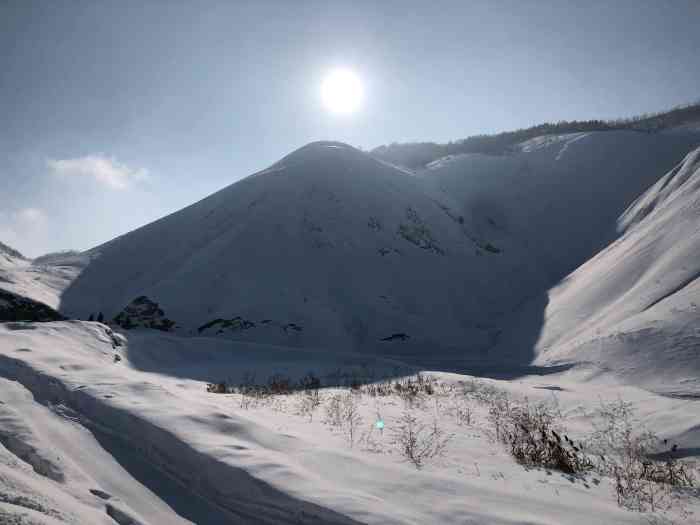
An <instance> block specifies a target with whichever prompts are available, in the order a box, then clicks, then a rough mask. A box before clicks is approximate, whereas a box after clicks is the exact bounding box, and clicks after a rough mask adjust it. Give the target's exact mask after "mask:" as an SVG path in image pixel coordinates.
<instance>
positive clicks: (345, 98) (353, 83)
mask: <svg viewBox="0 0 700 525" xmlns="http://www.w3.org/2000/svg"><path fill="white" fill-rule="evenodd" d="M363 97H364V90H363V89H362V82H361V81H360V78H359V77H358V76H357V75H356V74H355V73H354V72H352V71H351V70H349V69H334V70H333V71H331V72H329V73H328V74H327V75H326V77H325V78H324V79H323V83H322V84H321V99H322V100H323V105H324V106H325V107H326V109H327V110H328V111H330V112H332V113H338V114H345V115H348V114H350V113H354V112H356V111H357V110H358V109H359V108H360V106H361V105H362V99H363Z"/></svg>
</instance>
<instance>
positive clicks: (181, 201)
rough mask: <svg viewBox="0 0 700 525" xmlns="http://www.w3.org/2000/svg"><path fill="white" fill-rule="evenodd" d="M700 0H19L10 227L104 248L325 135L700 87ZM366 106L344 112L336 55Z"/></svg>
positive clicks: (5, 218) (372, 135) (29, 248)
mask: <svg viewBox="0 0 700 525" xmlns="http://www.w3.org/2000/svg"><path fill="white" fill-rule="evenodd" d="M698 19H700V2H697V1H696V0H688V1H686V0H673V1H661V0H659V1H656V2H653V1H646V0H633V1H625V0H617V1H615V2H609V1H596V0H594V1H591V2H578V1H576V2H568V1H564V0H560V1H548V0H531V1H497V0H496V1H494V0H483V1H468V0H460V1H439V0H436V1H433V2H424V1H421V2H414V1H409V0H404V1H400V2H399V1H391V0H385V1H381V2H362V1H353V2H349V1H345V2H334V1H331V0H329V1H324V2H313V1H301V0H298V1H292V0H288V1H264V0H260V1H256V2H236V1H228V2H213V1H212V2H207V1H205V0H202V1H200V2H194V1H189V2H185V1H182V2H178V1H174V0H173V1H139V2H129V1H124V2H107V1H101V2H80V1H75V2H32V1H5V2H2V4H0V46H1V48H2V50H3V52H2V53H1V54H0V116H1V118H2V130H1V131H0V159H1V160H2V162H1V163H0V182H1V184H2V191H1V192H0V241H3V242H6V243H8V244H11V245H14V246H15V247H16V248H18V249H19V250H21V251H24V252H26V253H27V254H28V255H31V256H35V255H39V254H40V253H44V252H47V251H53V250H58V249H68V248H76V249H86V248H89V247H92V246H94V245H97V244H99V243H101V242H105V241H107V240H109V239H111V238H113V237H115V236H116V235H119V234H122V233H125V232H127V231H130V230H132V229H134V228H136V227H138V226H141V225H143V224H145V223H147V222H149V221H151V220H154V219H156V218H159V217H161V216H162V215H164V214H167V213H170V212H173V211H176V210H177V209H179V208H181V207H183V206H185V205H187V204H190V203H192V202H194V201H196V200H198V199H200V198H202V197H205V196H206V195H208V194H210V193H212V192H213V191H215V190H217V189H220V188H222V187H225V186H227V185H228V184H230V183H232V182H235V181H236V180H238V179H240V178H242V177H244V176H246V175H248V174H250V173H252V172H254V171H257V170H259V169H262V168H264V167H266V166H268V165H269V164H271V163H272V162H274V161H276V160H277V159H279V158H280V157H282V156H283V155H285V154H286V153H288V152H289V151H291V150H293V149H295V148H297V147H299V146H302V145H303V144H305V143H307V142H309V141H312V140H319V139H332V140H340V141H344V142H348V143H350V144H353V145H355V146H360V147H363V148H372V147H374V146H377V145H380V144H384V143H389V142H394V141H397V142H402V141H413V140H432V141H447V140H451V139H458V138H462V137H466V136H469V135H472V134H475V133H489V132H495V131H502V130H508V129H513V128H518V127H524V126H528V125H532V124H536V123H539V122H542V121H547V120H560V119H574V118H580V119H587V118H613V117H618V116H629V115H633V114H637V113H642V112H647V111H655V110H660V109H664V108H668V107H671V106H674V105H676V104H679V103H684V102H690V101H693V100H697V99H698V98H699V97H700V89H699V87H700V67H698V54H699V53H700V32H698V31H697V20H698ZM339 66H344V67H348V68H352V69H353V70H355V71H356V73H357V74H358V75H359V76H360V77H361V78H362V80H363V82H364V85H365V92H366V96H365V102H364V105H363V107H362V109H361V110H360V111H359V112H358V113H356V114H353V115H350V116H338V115H334V114H331V113H328V112H327V111H325V110H324V108H323V107H322V105H321V100H320V96H319V88H320V84H321V80H322V78H323V77H324V74H325V73H326V72H327V71H329V70H330V69H332V68H334V67H339Z"/></svg>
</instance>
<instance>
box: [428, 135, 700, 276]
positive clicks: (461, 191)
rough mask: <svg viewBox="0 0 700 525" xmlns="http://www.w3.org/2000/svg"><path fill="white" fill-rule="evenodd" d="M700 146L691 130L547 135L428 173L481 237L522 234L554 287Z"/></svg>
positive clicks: (528, 254)
mask: <svg viewBox="0 0 700 525" xmlns="http://www.w3.org/2000/svg"><path fill="white" fill-rule="evenodd" d="M699 144H700V134H697V133H692V132H685V133H683V132H675V133H653V134H652V133H644V132H636V131H606V132H590V133H572V134H568V135H557V136H543V137H538V138H535V139H532V140H529V141H527V142H525V143H523V144H521V145H520V146H519V149H520V151H521V152H520V153H516V154H512V155H506V156H501V157H493V156H486V155H462V156H457V157H453V158H451V159H447V160H446V161H445V162H438V163H434V165H433V166H431V169H429V170H427V171H425V172H423V176H424V178H426V179H427V180H429V181H430V182H432V183H433V184H434V185H435V186H436V187H437V188H438V189H439V190H441V191H442V192H444V194H447V195H449V196H451V197H452V198H453V199H454V200H455V201H457V202H458V204H459V206H460V210H462V211H460V213H461V214H463V215H464V216H465V218H467V217H468V218H470V219H471V220H473V221H474V223H475V225H476V227H477V232H476V233H477V234H478V235H480V236H482V237H485V238H489V239H493V242H494V243H496V244H497V243H498V242H499V241H500V240H501V239H502V238H506V237H510V238H513V239H517V240H518V241H519V243H520V245H521V246H522V250H523V251H521V252H520V253H519V254H518V256H522V257H526V258H527V259H528V260H531V261H533V262H535V263H536V264H537V265H538V267H539V268H540V269H541V270H542V272H544V274H545V275H546V276H547V279H548V283H547V284H548V285H549V286H551V285H554V284H556V283H557V282H558V281H559V280H560V279H561V278H562V277H564V276H565V275H566V274H568V273H569V272H571V271H573V270H574V269H576V268H577V267H578V266H580V265H581V264H583V263H585V262H586V261H587V260H588V259H589V258H591V257H592V256H593V255H595V254H596V253H597V252H598V251H599V250H601V249H603V248H604V247H605V246H606V245H607V244H608V243H609V242H611V241H612V240H614V239H615V238H616V237H617V236H618V232H617V231H616V226H617V224H616V221H617V218H618V217H619V215H620V214H621V213H622V212H623V211H624V210H625V209H626V208H627V207H628V206H629V205H630V204H631V203H632V202H633V201H634V200H635V199H636V198H637V197H639V195H641V194H642V193H643V192H644V191H646V190H647V189H648V188H649V187H650V186H651V185H652V184H654V183H655V182H656V181H657V180H658V179H659V177H661V176H662V174H663V173H665V172H667V171H668V170H669V169H670V168H671V167H673V166H674V165H675V164H676V163H677V162H678V160H679V159H681V158H683V156H684V155H686V154H687V153H688V151H690V150H691V149H692V148H693V147H697V146H698V145H699Z"/></svg>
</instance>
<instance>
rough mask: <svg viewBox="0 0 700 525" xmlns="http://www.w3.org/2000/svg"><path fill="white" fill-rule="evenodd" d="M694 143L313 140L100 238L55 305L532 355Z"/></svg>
mask: <svg viewBox="0 0 700 525" xmlns="http://www.w3.org/2000/svg"><path fill="white" fill-rule="evenodd" d="M698 143H700V135H698V134H697V133H692V132H672V133H671V132H668V133H658V134H649V133H641V132H634V131H614V132H594V133H586V134H573V135H566V136H556V137H551V136H550V137H542V138H538V139H533V140H531V141H528V142H527V143H523V144H522V145H520V152H518V153H514V154H512V155H508V156H500V157H499V156H484V155H465V156H458V157H452V158H447V159H443V160H441V161H437V162H435V163H433V164H431V165H430V166H429V169H428V170H426V171H425V172H422V173H420V174H419V175H420V176H413V175H412V174H410V173H409V172H407V171H405V170H402V169H398V168H396V167H393V166H390V165H387V164H386V163H383V162H380V161H377V160H375V159H373V158H372V157H371V156H369V155H367V154H365V153H363V152H361V151H358V150H356V149H354V148H352V147H350V146H347V145H344V144H340V143H334V142H317V143H312V144H309V145H307V146H305V147H303V148H301V149H299V150H297V151H295V152H293V153H291V154H290V155H288V156H286V157H285V158H283V159H282V160H281V161H279V162H278V163H276V164H275V165H273V166H271V167H270V168H269V169H267V170H264V171H262V172H259V173H256V174H254V175H252V176H250V177H248V178H245V179H243V180H241V181H239V182H237V183H235V184H232V185H231V186H229V187H227V188H225V189H223V190H221V191H219V192H217V193H216V194H214V195H212V196H210V197H208V198H206V199H204V200H202V201H200V202H198V203H196V204H193V205H192V206H190V207H188V208H185V209H183V210H181V211H179V212H177V213H174V214H172V215H170V216H167V217H165V218H163V219H161V220H159V221H156V222H154V223H152V224H149V225H147V226H144V227H142V228H140V229H138V230H136V231H134V232H131V233H129V234H127V235H124V236H122V237H119V238H117V239H115V240H113V241H111V242H109V243H107V244H105V245H102V246H99V247H97V248H95V249H94V250H92V251H91V252H90V253H89V255H90V257H91V258H92V262H91V263H90V264H89V265H88V266H87V268H86V269H85V270H84V271H83V272H82V274H81V275H80V277H79V278H77V279H76V280H74V281H73V282H72V283H71V285H70V286H69V287H68V288H67V289H66V290H65V292H64V293H63V294H62V296H61V307H60V308H61V311H62V312H64V313H66V314H68V315H70V316H76V317H80V318H87V316H88V315H90V314H91V313H97V312H99V311H102V312H104V313H105V315H106V317H107V318H112V317H114V316H115V315H117V313H119V312H121V311H122V309H123V308H124V307H125V306H126V305H128V304H129V303H131V301H132V300H134V299H135V298H137V297H140V296H146V297H148V298H149V300H153V301H155V302H157V303H158V304H159V305H160V308H162V309H163V310H164V312H165V315H167V317H168V318H169V319H172V320H173V321H174V322H175V323H176V325H177V327H178V330H180V331H181V332H184V333H203V334H209V335H220V336H226V337H231V338H234V339H241V340H248V341H258V342H266V343H273V344H282V345H289V346H304V347H316V348H327V349H329V350H334V349H335V350H342V349H344V350H350V349H353V350H359V351H364V352H371V353H382V354H393V355H403V356H407V355H411V354H413V355H419V356H420V355H422V356H423V357H425V355H426V352H425V349H426V348H430V349H431V350H430V355H431V356H432V357H436V356H441V357H447V356H449V357H450V358H451V359H465V360H474V359H479V360H483V359H490V360H492V361H493V360H498V361H500V359H501V357H500V356H501V351H500V348H502V347H503V346H504V343H508V344H510V343H511V342H513V339H512V337H511V336H509V335H508V334H509V333H511V334H512V333H517V337H518V341H517V344H515V345H514V346H516V347H518V348H525V349H526V350H524V351H523V352H521V353H520V354H518V355H517V358H518V362H519V363H520V364H528V363H529V362H531V361H532V359H534V357H535V354H534V352H533V348H534V347H535V344H536V342H537V341H538V339H539V337H540V331H541V329H542V326H543V324H544V315H545V307H546V305H547V302H548V300H549V298H548V295H547V290H548V289H549V288H550V287H552V286H555V285H556V284H557V283H558V282H559V281H560V280H561V279H562V278H563V277H564V276H565V275H567V274H568V273H569V272H571V271H573V270H575V269H576V268H577V267H578V266H580V265H581V264H584V263H585V262H586V261H587V260H588V259H590V258H591V257H593V256H594V255H595V254H596V253H597V252H598V251H599V250H601V249H603V248H604V247H605V246H606V245H607V244H608V243H609V242H612V241H614V240H615V239H616V238H617V237H619V235H620V232H619V231H618V230H617V218H618V217H619V216H620V214H621V213H623V212H624V210H625V209H626V208H627V207H628V206H629V205H630V204H631V203H632V202H633V201H634V199H635V198H637V197H638V196H639V195H641V194H642V193H643V192H644V191H645V190H646V189H647V188H649V187H650V186H651V185H652V184H654V182H655V181H656V180H657V179H658V178H659V177H660V176H661V174H663V173H664V172H666V171H668V169H670V168H671V167H672V166H673V165H674V164H676V163H677V162H678V159H680V158H682V157H683V156H684V155H685V154H686V153H687V152H688V151H689V149H690V148H691V147H693V146H697V144H698ZM521 310H524V311H527V312H528V315H527V316H524V315H522V314H521V313H520V312H521ZM513 325H517V330H516V331H513V329H512V327H513ZM495 350H499V351H498V352H495ZM511 354H512V355H515V354H516V353H515V352H511Z"/></svg>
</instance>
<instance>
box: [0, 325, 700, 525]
mask: <svg viewBox="0 0 700 525" xmlns="http://www.w3.org/2000/svg"><path fill="white" fill-rule="evenodd" d="M310 371H311V372H313V373H314V375H315V376H316V377H318V378H319V379H320V380H321V386H322V388H320V389H319V390H318V391H315V389H307V390H297V391H294V389H289V388H287V386H286V385H285V378H287V377H289V378H293V379H294V380H296V379H298V378H300V377H303V376H304V375H307V374H308V373H309V372H310ZM274 374H278V379H277V381H272V382H270V381H269V380H268V378H269V377H270V376H273V375H274ZM413 374H415V370H409V369H408V368H407V367H405V366H402V364H401V363H398V362H393V361H389V360H386V359H375V358H371V357H368V356H363V355H358V354H337V353H321V352H312V351H308V350H300V349H286V348H284V347H274V346H269V345H256V344H245V343H234V342H231V341H226V340H219V339H209V338H183V337H180V336H176V335H171V334H165V333H160V332H157V331H152V330H135V331H130V332H128V337H125V336H122V335H120V334H116V333H113V332H112V331H111V330H110V329H109V328H108V327H106V326H105V325H102V324H99V323H91V322H81V321H67V322H52V323H41V324H40V323H4V324H0V522H2V523H17V524H29V523H32V524H33V523H36V524H57V523H91V524H92V523H112V524H114V523H119V524H122V525H123V524H147V523H150V524H163V523H168V524H170V523H173V524H177V523H188V522H193V523H199V524H202V525H205V524H219V523H262V524H284V523H289V524H321V523H324V524H326V523H339V524H352V523H372V524H379V523H382V524H385V523H395V524H429V523H440V524H467V523H470V524H482V523H483V524H516V523H529V524H569V523H571V524H576V523H580V524H588V523H593V522H595V523H630V524H633V523H635V524H648V523H659V524H661V523H696V522H697V523H700V521H699V520H700V500H699V499H698V497H699V495H698V493H697V489H685V490H674V491H666V490H663V491H661V490H660V491H659V492H658V498H659V499H658V500H657V501H656V502H655V506H654V509H653V510H654V512H651V510H652V509H651V508H645V509H643V512H640V511H631V510H629V509H627V508H625V506H624V505H618V500H617V497H616V492H615V483H614V482H613V480H612V479H611V478H610V477H606V476H603V475H600V474H597V473H595V472H592V471H591V472H587V473H580V474H579V473H576V474H566V473H563V472H560V471H557V470H554V469H545V468H537V467H535V466H532V467H528V468H525V467H524V466H522V465H520V464H518V463H517V462H516V461H515V460H514V458H513V457H512V456H511V454H510V453H509V448H508V446H506V445H504V444H503V443H502V442H501V441H502V440H499V439H498V435H497V433H498V425H497V424H495V419H494V413H493V407H494V406H495V405H494V403H493V402H492V401H493V399H495V398H498V399H508V400H512V402H513V403H524V399H525V398H527V400H528V402H529V403H532V404H542V405H541V406H547V407H548V410H549V411H550V412H551V413H552V414H554V416H555V418H556V425H558V426H557V428H559V429H560V430H562V431H563V430H564V429H565V431H566V432H567V436H571V438H572V440H573V441H574V442H577V443H582V442H583V443H589V437H590V436H591V435H592V434H591V432H592V431H593V429H594V425H595V424H596V422H597V419H596V418H597V417H598V416H597V415H596V414H597V412H598V409H599V407H600V406H601V403H602V404H605V403H607V402H616V401H617V400H624V401H627V402H630V403H631V406H632V407H633V408H634V411H635V414H636V415H635V418H636V419H635V429H640V428H642V427H646V428H648V429H649V430H651V431H653V432H655V433H657V434H658V436H659V439H667V440H668V443H669V446H670V444H671V443H672V444H675V445H677V447H676V450H675V452H674V454H675V456H676V457H678V458H692V457H693V456H698V455H700V449H698V445H697V444H698V443H700V410H699V408H700V405H699V404H698V403H699V402H700V401H698V400H696V399H684V398H678V397H671V396H661V395H658V394H654V393H650V392H648V391H645V390H642V389H638V388H635V387H632V386H623V385H620V384H617V383H616V382H615V381H614V380H613V379H612V378H610V377H609V376H604V375H600V374H599V373H598V371H597V370H594V369H592V368H591V369H585V368H583V369H581V368H576V369H571V370H567V371H561V372H559V373H557V374H549V375H546V376H536V375H531V376H523V377H520V378H516V379H512V380H508V381H506V380H493V379H479V378H474V377H471V376H465V375H459V374H448V373H423V375H422V379H421V380H420V381H422V382H425V384H429V385H430V386H429V387H425V388H424V389H423V390H421V392H419V393H418V394H416V395H407V394H406V391H405V389H404V387H405V386H406V385H408V384H410V383H408V382H409V381H416V380H417V379H415V377H416V376H414V375H413ZM407 377H413V378H414V379H407ZM254 378H257V380H254ZM219 382H220V383H224V385H222V386H221V387H216V386H214V387H211V388H209V390H216V389H217V388H224V387H225V389H226V391H227V393H214V392H210V391H208V389H207V384H209V383H219ZM258 382H262V383H265V384H267V385H270V384H272V385H278V386H276V387H273V388H272V390H270V388H268V390H260V389H256V388H254V387H253V386H252V385H253V384H255V383H258ZM241 384H242V385H247V387H243V388H233V389H232V388H231V387H232V386H234V385H241ZM280 384H281V385H282V386H279V385H280ZM396 384H398V385H404V387H401V386H395V385H396ZM421 384H422V383H421ZM381 385H388V387H387V388H384V387H382V386H381ZM275 388H276V390H275ZM421 388H423V387H421ZM508 402H509V403H510V402H511V401H508ZM410 418H414V424H415V428H414V430H415V431H416V432H417V433H418V438H419V441H420V437H421V436H426V435H429V434H430V432H435V431H437V433H435V434H434V437H435V440H434V441H433V443H432V445H433V446H434V447H435V445H439V446H437V448H434V449H432V450H429V451H428V452H429V453H428V454H426V457H425V458H424V461H423V463H422V464H421V465H420V468H418V467H417V466H416V465H415V464H414V463H413V462H411V461H410V460H409V459H407V457H406V455H405V454H404V453H403V452H402V451H403V450H404V448H402V446H401V442H402V439H403V438H404V437H405V427H406V424H407V423H406V422H407V421H409V419H410ZM378 422H382V423H383V428H380V427H381V426H382V424H381V423H380V424H378ZM421 433H422V434H421ZM580 446H582V447H583V445H582V444H581V445H580ZM430 452H432V454H431V453H430ZM431 456H432V457H431ZM623 503H625V502H623Z"/></svg>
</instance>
